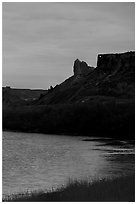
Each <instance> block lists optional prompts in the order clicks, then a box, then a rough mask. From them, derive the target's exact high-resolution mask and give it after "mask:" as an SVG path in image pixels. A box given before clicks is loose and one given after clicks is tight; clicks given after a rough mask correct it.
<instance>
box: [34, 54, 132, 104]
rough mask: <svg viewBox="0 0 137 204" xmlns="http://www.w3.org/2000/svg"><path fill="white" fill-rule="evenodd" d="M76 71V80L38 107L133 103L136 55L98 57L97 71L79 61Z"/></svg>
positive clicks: (41, 102)
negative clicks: (109, 100)
mask: <svg viewBox="0 0 137 204" xmlns="http://www.w3.org/2000/svg"><path fill="white" fill-rule="evenodd" d="M73 71H74V76H72V77H70V78H68V79H67V80H65V81H64V82H63V83H61V84H60V85H58V86H56V87H55V88H54V89H53V90H52V92H51V93H49V94H47V95H46V96H44V97H42V98H41V99H40V100H39V101H38V104H47V105H48V104H60V103H61V104H62V103H75V102H85V101H91V100H94V99H97V98H99V100H100V98H102V97H105V98H116V99H118V98H119V99H120V98H125V99H129V98H130V99H133V100H134V94H135V52H126V53H120V54H101V55H98V60H97V67H96V68H93V67H90V66H88V65H87V63H86V62H83V61H82V62H81V61H80V60H78V59H77V60H76V61H75V62H74V66H73ZM103 100H104V99H103Z"/></svg>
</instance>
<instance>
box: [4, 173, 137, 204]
mask: <svg viewBox="0 0 137 204" xmlns="http://www.w3.org/2000/svg"><path fill="white" fill-rule="evenodd" d="M3 201H4V202H7V201H8V202H14V201H15V202H21V201H22V202H23V201H24V202H34V201H35V202H44V201H53V202H54V201H70V202H72V201H77V202H78V201H98V202H102V201H104V202H107V201H109V202H134V201H135V175H131V176H123V177H120V178H115V179H110V180H109V179H103V180H99V181H93V182H92V183H91V182H88V181H69V183H68V184H67V185H66V187H64V186H63V187H61V188H59V189H57V190H52V191H48V192H44V191H34V192H31V193H21V194H15V195H11V196H9V197H7V198H5V199H3Z"/></svg>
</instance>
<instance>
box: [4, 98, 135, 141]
mask: <svg viewBox="0 0 137 204" xmlns="http://www.w3.org/2000/svg"><path fill="white" fill-rule="evenodd" d="M3 130H9V131H19V132H29V133H31V132H32V133H44V134H59V135H73V136H77V135H80V136H82V135H86V136H93V135H94V136H96V137H100V136H101V137H110V136H111V137H113V138H117V139H121V138H122V139H134V138H135V104H134V102H133V103H130V102H126V103H123V104H121V103H117V102H116V101H111V102H109V103H94V102H93V103H85V104H62V105H52V106H51V105H49V106H47V105H39V106H5V105H4V106H3Z"/></svg>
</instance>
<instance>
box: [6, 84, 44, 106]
mask: <svg viewBox="0 0 137 204" xmlns="http://www.w3.org/2000/svg"><path fill="white" fill-rule="evenodd" d="M46 93H47V90H41V89H37V90H35V89H34V90H31V89H15V88H10V87H2V100H3V105H27V104H29V103H32V102H34V101H35V100H36V99H38V98H39V97H40V96H42V94H43V95H45V94H46Z"/></svg>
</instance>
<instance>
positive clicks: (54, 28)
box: [2, 2, 135, 89]
mask: <svg viewBox="0 0 137 204" xmlns="http://www.w3.org/2000/svg"><path fill="white" fill-rule="evenodd" d="M131 50H135V4H134V3H133V2H121V3H120V2H115V3H112V2H110V3H108V2H107V3H98V2H96V3H93V2H87V3H82V2H79V3H74V2H64V3H53V2H50V3H48V2H42V3H38V2H20V3H19V2H3V3H2V70H3V72H2V76H3V80H2V82H3V86H11V87H14V88H32V89H34V88H38V89H40V88H42V89H47V88H49V86H51V85H52V86H53V87H54V86H55V85H56V84H60V83H61V82H63V81H64V80H65V79H67V78H68V77H70V76H72V75H73V64H74V61H75V59H77V58H78V59H80V60H82V61H85V62H87V64H89V65H90V66H94V67H96V64H97V55H98V54H102V53H118V52H126V51H131Z"/></svg>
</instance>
